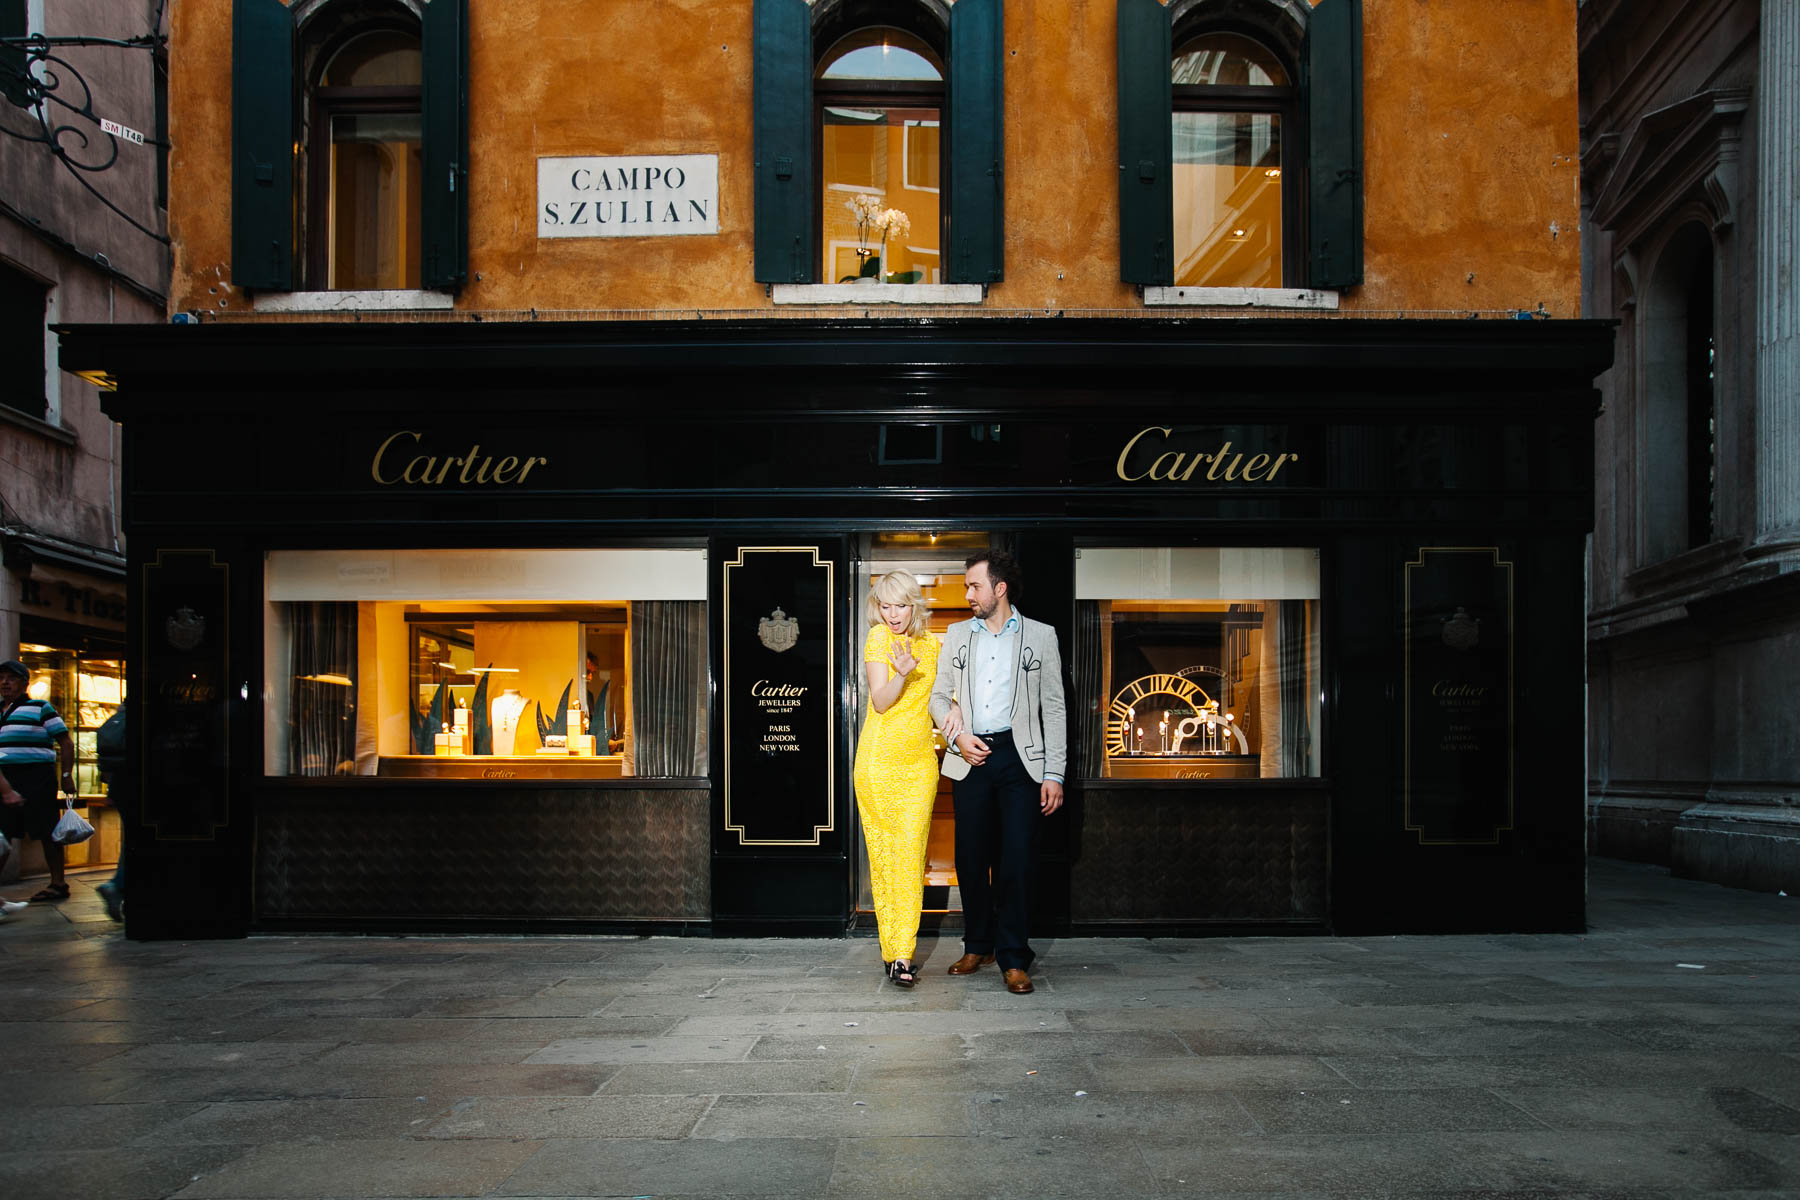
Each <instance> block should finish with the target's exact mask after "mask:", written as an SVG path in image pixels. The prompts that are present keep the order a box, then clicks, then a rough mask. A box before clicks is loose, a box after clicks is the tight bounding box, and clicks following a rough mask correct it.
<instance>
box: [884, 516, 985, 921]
mask: <svg viewBox="0 0 1800 1200" xmlns="http://www.w3.org/2000/svg"><path fill="white" fill-rule="evenodd" d="M990 544H991V541H990V538H989V535H988V534H986V533H969V532H956V533H922V534H919V533H877V534H868V535H865V536H864V537H863V538H861V539H860V544H859V548H858V549H859V556H858V559H857V561H856V563H855V571H854V573H853V576H852V577H853V578H854V579H855V580H856V587H855V589H854V591H853V594H852V596H851V597H850V599H851V602H852V613H851V620H850V622H849V628H850V629H851V630H852V631H853V636H852V638H851V641H852V642H853V643H854V645H853V646H852V647H851V651H852V653H851V655H850V659H849V661H850V662H852V663H853V664H854V670H853V671H852V672H851V683H852V687H853V689H854V693H855V704H854V706H853V708H852V712H853V713H854V714H855V716H854V733H855V734H856V735H858V736H860V734H861V732H862V724H863V719H864V717H865V716H866V715H867V713H868V708H869V680H868V675H867V674H866V673H865V672H864V670H863V669H862V648H863V640H864V639H865V638H866V637H867V636H868V629H869V626H868V621H867V619H866V617H865V616H864V608H863V606H864V601H865V600H866V599H867V597H868V594H869V589H870V588H871V587H872V586H873V585H874V583H875V581H876V580H877V579H880V578H881V577H882V576H883V575H885V574H887V573H888V572H889V571H907V572H910V573H911V574H913V575H914V576H915V577H916V578H917V579H918V582H919V591H920V592H921V593H922V594H923V595H924V597H925V604H926V607H927V609H928V610H929V612H930V623H931V632H932V633H933V634H935V635H936V636H938V637H940V638H941V637H943V635H944V631H945V630H946V629H948V628H950V626H951V625H953V624H955V623H956V622H958V621H961V620H965V619H966V618H967V617H968V616H969V605H968V602H967V600H966V598H965V597H964V594H963V560H964V559H965V558H966V557H967V556H968V555H969V554H970V553H972V552H973V551H976V550H985V549H987V548H988V547H989V545H990ZM853 744H854V739H853ZM935 745H936V748H937V750H938V752H939V754H940V755H941V754H942V752H943V748H944V743H943V738H942V736H941V735H939V736H937V737H936V738H935ZM852 812H853V813H854V812H855V809H854V806H852ZM852 824H853V827H854V828H855V831H856V852H855V854H853V855H852V856H851V859H850V861H851V862H852V863H853V864H854V869H855V872H856V875H855V878H854V879H853V880H852V881H851V895H853V896H855V897H856V909H855V913H854V924H855V926H856V927H857V928H858V929H873V928H874V927H875V900H874V896H873V894H872V893H871V892H870V890H869V848H868V845H867V844H866V843H865V841H864V840H863V835H862V820H861V816H860V814H856V815H854V816H853V818H852ZM924 908H925V911H924V916H923V917H922V919H921V921H920V929H921V931H926V932H931V931H936V930H939V929H961V928H962V896H961V893H960V891H959V890H958V888H957V880H956V809H955V804H954V800H953V797H952V794H951V791H950V781H949V780H948V779H945V778H943V777H942V776H939V778H938V791H937V799H936V801H935V802H934V803H933V806H932V812H931V835H930V838H929V840H928V841H927V844H926V851H925V905H924Z"/></svg>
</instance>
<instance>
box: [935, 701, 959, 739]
mask: <svg viewBox="0 0 1800 1200" xmlns="http://www.w3.org/2000/svg"><path fill="white" fill-rule="evenodd" d="M940 728H942V729H943V731H944V740H945V741H946V742H950V743H951V744H955V742H956V739H957V738H959V737H961V736H962V731H963V715H962V705H960V704H952V705H951V706H950V712H949V714H948V715H947V716H945V717H944V723H943V725H942V726H940Z"/></svg>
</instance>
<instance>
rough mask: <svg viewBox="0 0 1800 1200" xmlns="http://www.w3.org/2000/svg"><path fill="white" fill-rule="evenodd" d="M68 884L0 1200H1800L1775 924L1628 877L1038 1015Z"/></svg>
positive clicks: (1207, 970)
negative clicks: (148, 900)
mask: <svg viewBox="0 0 1800 1200" xmlns="http://www.w3.org/2000/svg"><path fill="white" fill-rule="evenodd" d="M73 878H74V880H75V883H76V897H75V898H74V899H72V900H71V902H70V903H69V904H68V905H64V906H62V907H61V908H60V909H57V910H54V911H52V910H49V909H48V907H47V906H46V907H45V910H44V911H38V906H34V908H33V909H32V910H28V911H27V912H25V913H24V914H21V917H22V918H23V919H15V920H13V921H10V922H7V923H6V925H5V927H4V928H3V929H0V1017H4V1018H5V1020H4V1021H0V1046H4V1047H5V1052H4V1055H3V1056H0V1097H4V1099H3V1100H0V1104H4V1106H5V1107H6V1110H7V1111H8V1112H9V1113H10V1114H11V1119H10V1121H8V1122H6V1123H4V1124H0V1200H28V1198H30V1197H35V1196H40V1195H42V1196H50V1195H54V1196H56V1197H57V1198H58V1200H73V1198H83V1200H85V1197H88V1196H93V1197H100V1198H105V1197H111V1196H124V1197H135V1196H140V1195H141V1196H192V1197H208V1198H217V1197H244V1198H246V1200H249V1198H251V1197H287V1196H307V1197H334V1196H344V1197H352V1196H353V1197H358V1198H359V1200H379V1198H380V1197H384V1196H386V1197H396V1198H397V1197H401V1196H420V1195H431V1196H447V1197H476V1196H482V1197H491V1196H536V1197H556V1196H566V1197H574V1196H595V1195H622V1196H650V1195H655V1196H659V1197H660V1196H707V1197H729V1196H733V1195H780V1196H886V1195H894V1194H904V1195H907V1196H909V1197H926V1198H929V1197H953V1196H954V1197H961V1196H1004V1197H1016V1196H1020V1195H1039V1196H1064V1195H1083V1196H1087V1195H1105V1196H1107V1197H1108V1198H1109V1200H1112V1198H1120V1200H1129V1198H1131V1197H1135V1196H1152V1195H1158V1196H1163V1195H1180V1194H1196V1195H1207V1196H1209V1197H1214V1198H1218V1197H1229V1196H1241V1197H1249V1196H1256V1197H1260V1198H1261V1200H1272V1198H1278V1197H1308V1198H1311V1200H1317V1198H1321V1197H1326V1196H1329V1197H1331V1198H1332V1200H1364V1198H1366V1200H1376V1198H1377V1197H1379V1198H1381V1200H1430V1198H1432V1197H1443V1198H1444V1200H1450V1198H1452V1197H1455V1198H1457V1200H1476V1198H1479V1200H1526V1198H1530V1200H1579V1198H1581V1197H1591V1198H1592V1200H1602V1198H1604V1200H1699V1198H1701V1197H1721V1198H1729V1200H1771V1198H1773V1197H1777V1196H1779V1197H1783V1198H1784V1200H1793V1198H1794V1197H1796V1196H1800V904H1796V903H1793V902H1790V901H1788V900H1785V899H1782V898H1777V897H1771V896H1762V895H1757V894H1754V893H1747V892H1733V891H1730V890H1728V889H1723V888H1717V887H1713V886H1710V885H1705V884H1695V883H1692V882H1688V881H1681V880H1674V879H1671V878H1669V877H1668V875H1667V873H1666V872H1659V871H1657V870H1654V869H1652V868H1644V867H1635V866H1630V865H1626V864H1617V863H1602V862H1597V863H1595V864H1593V866H1592V872H1591V880H1590V891H1589V895H1590V909H1589V913H1590V918H1589V925H1590V927H1589V929H1588V931H1587V932H1586V934H1584V935H1578V936H1568V935H1550V936H1537V935H1483V936H1470V937H1400V938H1387V937H1364V938H1328V937H1303V938H1273V937H1272V938H1213V939H1156V940H1142V939H1131V938H1119V939H1106V940H1098V939H1071V938H1065V939H1054V940H1050V941H1047V942H1044V943H1041V944H1040V945H1039V946H1038V949H1039V951H1040V954H1041V957H1040V959H1039V961H1038V962H1037V964H1035V967H1034V971H1033V976H1034V979H1035V980H1036V982H1037V984H1038V991H1037V992H1036V993H1035V994H1033V995H1031V996H1026V997H1016V996H1011V995H1009V994H1008V993H1007V992H1006V991H1005V990H1004V989H1003V988H1002V987H1001V984H1000V978H999V975H998V973H997V972H991V971H990V972H985V973H983V974H980V975H977V976H975V977H972V978H968V979H960V978H950V977H948V976H947V975H945V974H944V973H943V970H942V968H943V967H944V966H946V965H948V963H949V962H951V961H953V959H954V957H955V956H956V954H957V953H958V952H959V951H960V946H959V945H958V944H957V942H956V940H955V939H954V938H948V937H947V938H942V939H923V940H922V941H921V943H920V956H921V959H922V961H923V963H924V966H925V973H924V974H923V976H922V977H921V981H920V985H919V986H918V987H917V988H915V989H913V990H912V991H902V990H899V989H896V988H894V987H892V986H891V984H888V983H886V982H885V981H883V980H882V979H880V978H879V976H878V973H877V970H876V967H877V959H878V958H879V951H878V949H877V948H876V946H875V943H874V942H873V940H872V939H870V938H866V937H851V938H843V939H814V940H804V941H785V940H778V939H755V940H724V939H721V940H712V939H706V938H686V939H671V938H618V937H592V938H588V937H549V938H515V937H507V938H470V937H457V938H429V937H424V938H393V937H369V938H358V937H290V936H283V937H271V938H251V939H246V940H243V941H237V942H211V943H152V944H143V943H133V942H129V941H127V940H125V939H124V938H122V937H121V936H120V933H119V930H118V927H117V926H115V925H113V924H112V923H111V922H107V921H105V920H104V917H103V915H102V914H100V910H99V902H98V899H97V898H95V897H94V896H93V894H92V883H93V882H96V881H97V880H98V879H100V878H104V876H93V877H90V876H89V875H87V874H83V873H77V874H76V875H75V876H74V877H73ZM1682 963H1692V964H1698V965H1699V969H1695V968H1693V967H1683V966H1681V965H1680V964H1682ZM71 1131H73V1132H74V1137H73V1139H71ZM71 1141H72V1144H70V1145H64V1143H65V1142H71Z"/></svg>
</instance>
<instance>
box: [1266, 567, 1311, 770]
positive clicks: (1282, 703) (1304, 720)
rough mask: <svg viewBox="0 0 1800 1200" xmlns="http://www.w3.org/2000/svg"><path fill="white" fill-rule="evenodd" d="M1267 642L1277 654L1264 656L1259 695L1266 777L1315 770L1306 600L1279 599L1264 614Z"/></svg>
mask: <svg viewBox="0 0 1800 1200" xmlns="http://www.w3.org/2000/svg"><path fill="white" fill-rule="evenodd" d="M1263 643H1264V645H1265V646H1267V647H1270V648H1272V650H1273V653H1265V654H1264V655H1263V659H1262V678H1261V680H1260V681H1259V682H1260V685H1261V686H1260V688H1259V689H1258V696H1259V699H1260V706H1261V708H1262V714H1261V715H1262V722H1261V727H1262V730H1263V739H1262V771H1261V773H1262V777H1263V778H1264V779H1283V778H1291V777H1293V776H1297V775H1315V774H1317V773H1318V772H1317V770H1316V768H1315V767H1314V765H1313V754H1312V742H1313V733H1312V714H1313V705H1311V704H1308V703H1307V695H1306V690H1307V680H1308V678H1309V677H1310V675H1311V669H1310V667H1311V664H1310V663H1309V662H1308V641H1307V637H1306V602H1305V601H1303V600H1278V601H1275V602H1274V603H1271V604H1269V605H1268V606H1267V607H1266V608H1265V609H1264V613H1263Z"/></svg>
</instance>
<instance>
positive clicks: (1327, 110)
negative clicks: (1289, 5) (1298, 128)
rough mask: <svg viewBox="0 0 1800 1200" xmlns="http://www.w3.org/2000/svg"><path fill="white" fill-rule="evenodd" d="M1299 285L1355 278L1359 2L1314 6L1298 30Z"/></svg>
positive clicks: (1349, 283) (1346, 283) (1333, 284)
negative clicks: (1302, 188)
mask: <svg viewBox="0 0 1800 1200" xmlns="http://www.w3.org/2000/svg"><path fill="white" fill-rule="evenodd" d="M1303 59H1304V61H1303V62H1302V64H1301V65H1302V73H1301V76H1300V103H1301V105H1302V106H1303V107H1304V109H1305V111H1306V130H1307V169H1306V219H1307V238H1306V243H1307V245H1306V282H1307V283H1308V284H1309V285H1311V286H1312V287H1317V288H1347V287H1354V286H1355V285H1357V284H1359V283H1361V282H1362V277H1363V177H1362V0H1319V4H1318V6H1317V7H1316V8H1314V9H1313V10H1312V19H1311V21H1310V22H1309V23H1308V24H1307V28H1306V47H1305V50H1304V52H1303Z"/></svg>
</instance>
